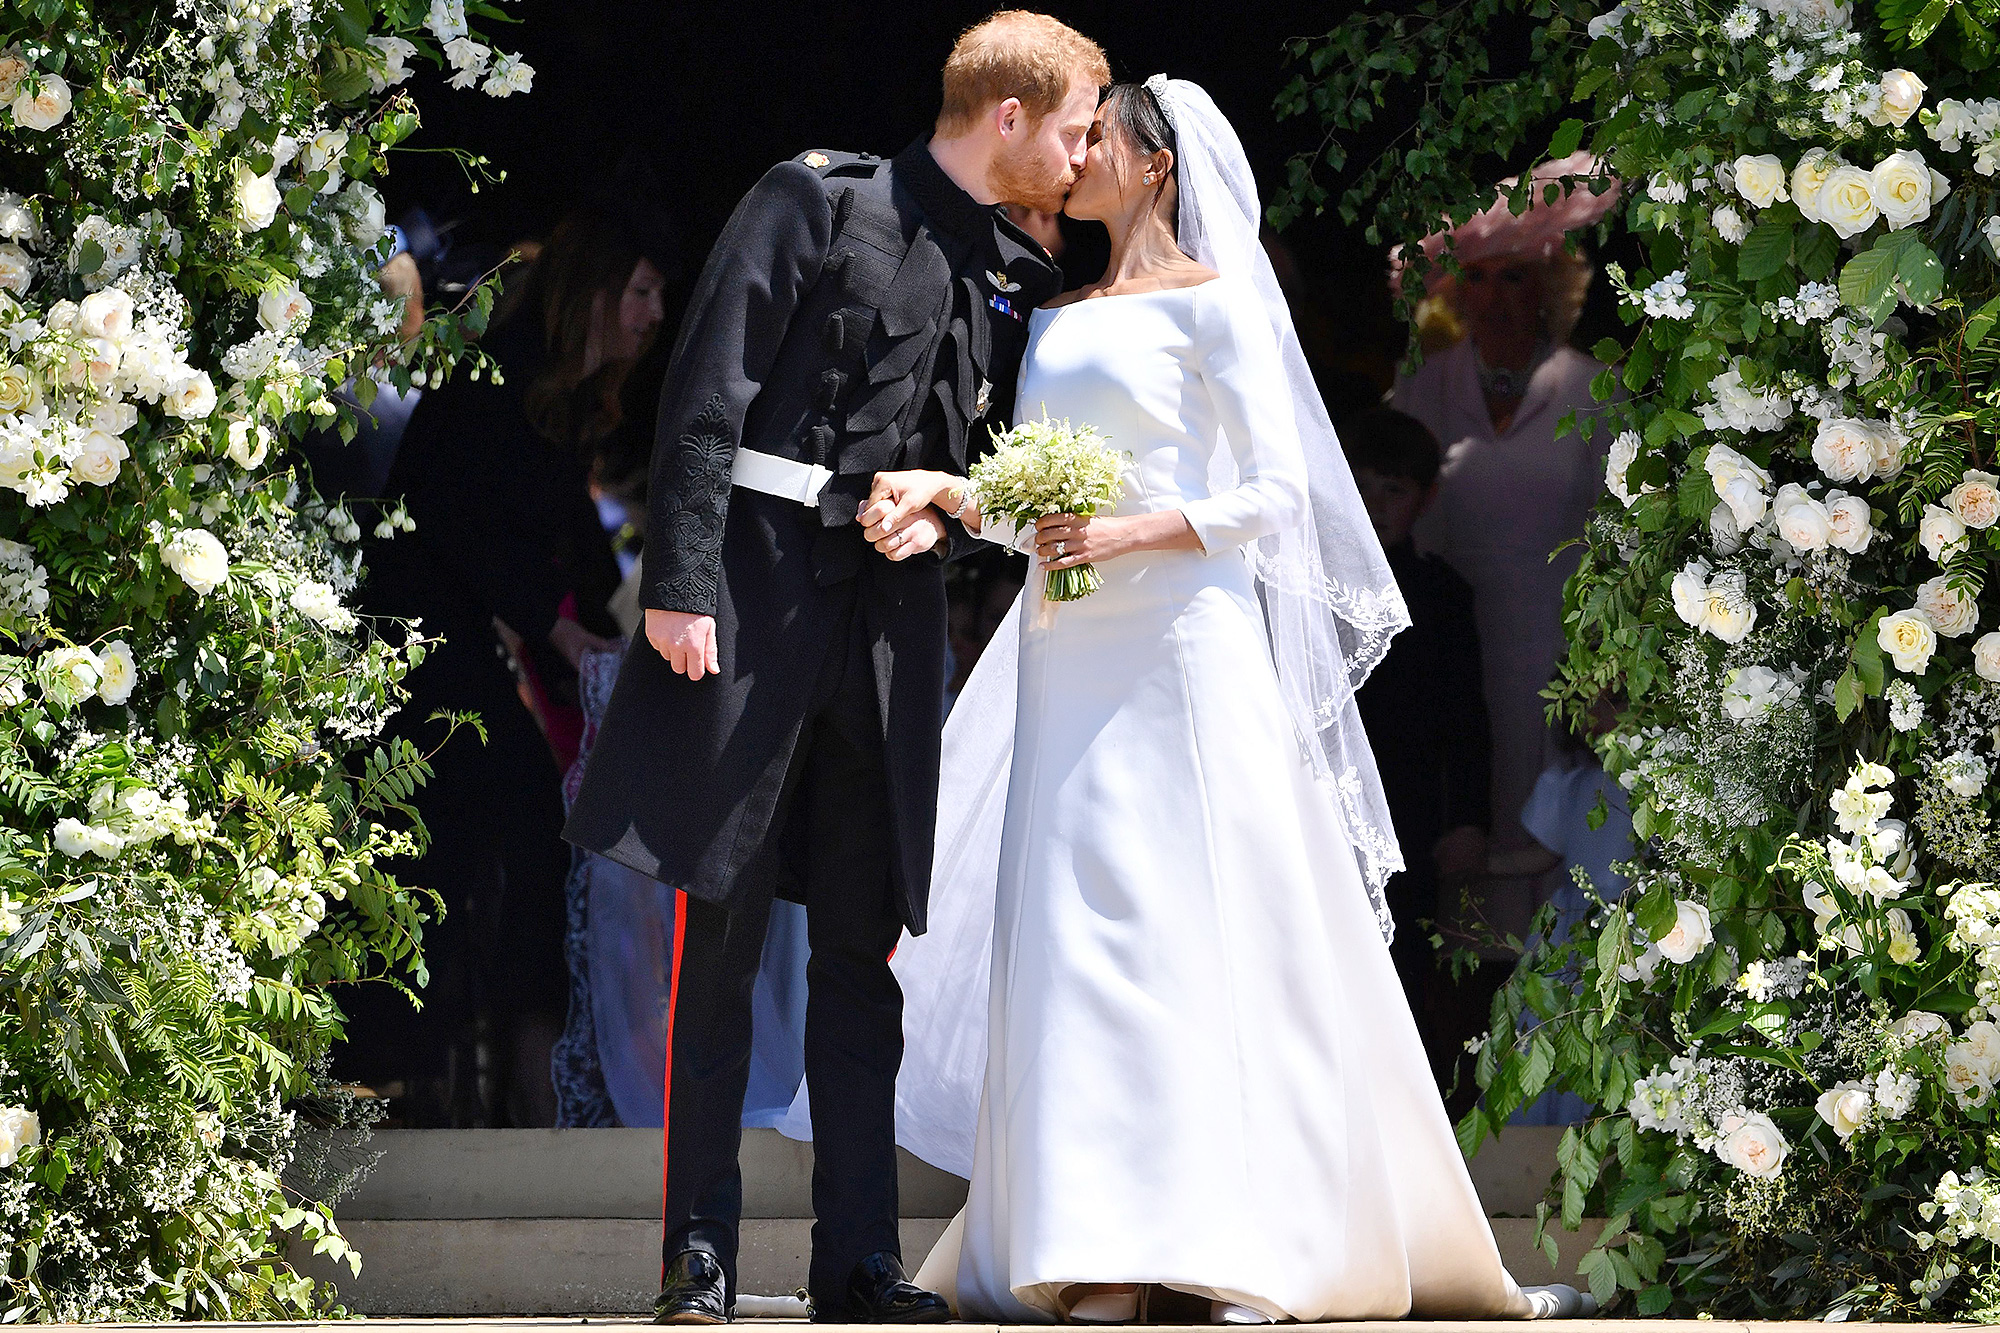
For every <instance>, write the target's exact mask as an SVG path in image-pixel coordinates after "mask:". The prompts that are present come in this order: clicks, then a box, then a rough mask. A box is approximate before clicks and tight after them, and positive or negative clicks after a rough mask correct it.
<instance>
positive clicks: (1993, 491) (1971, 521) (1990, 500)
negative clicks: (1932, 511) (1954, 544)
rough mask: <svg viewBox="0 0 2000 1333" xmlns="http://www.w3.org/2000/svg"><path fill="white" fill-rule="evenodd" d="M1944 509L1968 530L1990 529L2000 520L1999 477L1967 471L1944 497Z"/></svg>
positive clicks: (1987, 473) (1989, 473) (1988, 473)
mask: <svg viewBox="0 0 2000 1333" xmlns="http://www.w3.org/2000/svg"><path fill="white" fill-rule="evenodd" d="M1944 507H1945V508H1946V509H1949V510H1950V511H1951V512H1952V514H1953V516H1954V517H1956V518H1957V519H1958V521H1959V522H1961V523H1963V524H1965V526H1966V527H1968V528H1990V527H1992V526H1993V524H1994V522H1995V521H1996V520H2000V477H1996V476H1994V475H1993V474H1992V473H1991V472H1979V471H1974V470H1968V471H1967V472H1966V473H1965V479H1964V480H1963V481H1961V482H1959V483H1958V485H1956V486H1954V487H1952V488H1951V492H1950V493H1949V494H1948V495H1946V496H1945V497H1944Z"/></svg>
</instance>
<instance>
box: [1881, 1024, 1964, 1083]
mask: <svg viewBox="0 0 2000 1333" xmlns="http://www.w3.org/2000/svg"><path fill="white" fill-rule="evenodd" d="M1889 1033H1890V1035H1891V1036H1893V1037H1895V1038H1896V1040H1897V1041H1898V1042H1900V1043H1901V1044H1902V1045H1903V1047H1904V1048H1905V1049H1909V1048H1910V1047H1914V1046H1921V1045H1923V1044H1924V1043H1926V1042H1929V1041H1933V1040H1936V1039H1937V1038H1939V1037H1946V1036H1949V1035H1950V1034H1951V1025H1950V1024H1949V1023H1947V1022H1945V1020H1944V1015H1942V1014H1934V1013H1932V1012H1931V1011H1930V1010H1928V1009H1912V1010H1911V1011H1910V1012H1909V1013H1907V1014H1904V1015H1903V1016H1902V1017H1901V1018H1899V1019H1897V1020H1896V1021H1895V1022H1893V1023H1891V1024H1890V1025H1889ZM1885 1100H1886V1099H1885Z"/></svg>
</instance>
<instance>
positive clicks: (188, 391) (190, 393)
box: [162, 370, 215, 421]
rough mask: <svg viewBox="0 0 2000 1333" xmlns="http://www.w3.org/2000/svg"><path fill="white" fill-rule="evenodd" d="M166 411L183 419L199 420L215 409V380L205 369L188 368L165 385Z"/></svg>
mask: <svg viewBox="0 0 2000 1333" xmlns="http://www.w3.org/2000/svg"><path fill="white" fill-rule="evenodd" d="M162 401H164V402H165V403H166V407H167V411H168V412H169V413H171V414H172V415H174V416H177V417H179V418H180V419H181V420H183V421H201V420H204V419H205V418H206V417H207V416H208V414H209V413H211V412H213V411H214V410H215V382H214V381H213V380H211V379H209V377H208V372H207V371H205V370H190V371H188V372H187V373H185V374H183V375H181V376H179V377H178V378H176V379H175V380H174V381H173V383H171V384H169V385H168V386H167V393H166V397H165V398H164V399H163V400H162Z"/></svg>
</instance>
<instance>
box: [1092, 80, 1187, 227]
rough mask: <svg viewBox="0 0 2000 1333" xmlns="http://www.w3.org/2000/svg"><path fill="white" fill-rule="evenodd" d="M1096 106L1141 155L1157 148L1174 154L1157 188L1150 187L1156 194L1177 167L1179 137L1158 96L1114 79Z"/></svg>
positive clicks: (1148, 155) (1150, 153)
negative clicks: (1172, 160) (1175, 135)
mask: <svg viewBox="0 0 2000 1333" xmlns="http://www.w3.org/2000/svg"><path fill="white" fill-rule="evenodd" d="M1098 110H1099V113H1100V114H1101V115H1102V116H1103V117H1104V123H1105V125H1106V126H1107V127H1115V128H1116V129H1117V130H1118V132H1119V133H1120V134H1122V135H1124V137H1125V142H1126V143H1129V144H1131V145H1132V147H1133V148H1134V149H1136V150H1137V151H1138V153H1139V155H1140V156H1141V157H1151V156H1152V155H1153V154H1155V153H1157V152H1159V151H1160V150H1161V149H1165V150H1166V151H1167V152H1170V153H1172V154H1173V155H1174V163H1173V166H1171V167H1170V168H1168V170H1167V175H1166V176H1163V177H1161V178H1160V185H1159V189H1156V190H1154V191H1153V197H1154V198H1155V199H1157V198H1159V197H1160V194H1161V192H1162V191H1164V190H1165V189H1166V188H1167V179H1168V178H1169V177H1173V176H1176V175H1177V174H1178V173H1179V171H1180V169H1181V149H1180V141H1179V140H1178V139H1177V138H1175V137H1174V127H1173V123H1172V122H1171V121H1169V120H1168V119H1167V113H1166V110H1165V108H1163V107H1162V106H1161V105H1160V99H1159V98H1157V97H1155V96H1153V90H1152V89H1151V88H1148V87H1147V86H1146V85H1145V84H1143V83H1114V84H1112V85H1111V88H1110V90H1109V91H1108V92H1106V93H1105V94H1104V101H1103V102H1102V103H1100V104H1099V107H1098Z"/></svg>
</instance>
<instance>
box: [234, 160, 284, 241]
mask: <svg viewBox="0 0 2000 1333" xmlns="http://www.w3.org/2000/svg"><path fill="white" fill-rule="evenodd" d="M284 202H285V196H284V193H283V192H282V191H281V190H279V189H278V181H277V168H276V167H273V168H272V169H271V170H270V171H269V172H268V173H266V174H265V175H262V176H260V175H258V174H257V173H256V172H254V171H252V170H250V168H249V167H248V166H247V165H241V166H238V167H237V168H236V213H235V217H236V225H237V227H239V228H240V229H242V230H243V231H262V230H264V228H266V227H268V226H270V225H271V223H272V221H273V220H274V219H275V218H276V217H277V216H278V208H279V206H280V205H281V204H283V203H284Z"/></svg>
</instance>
